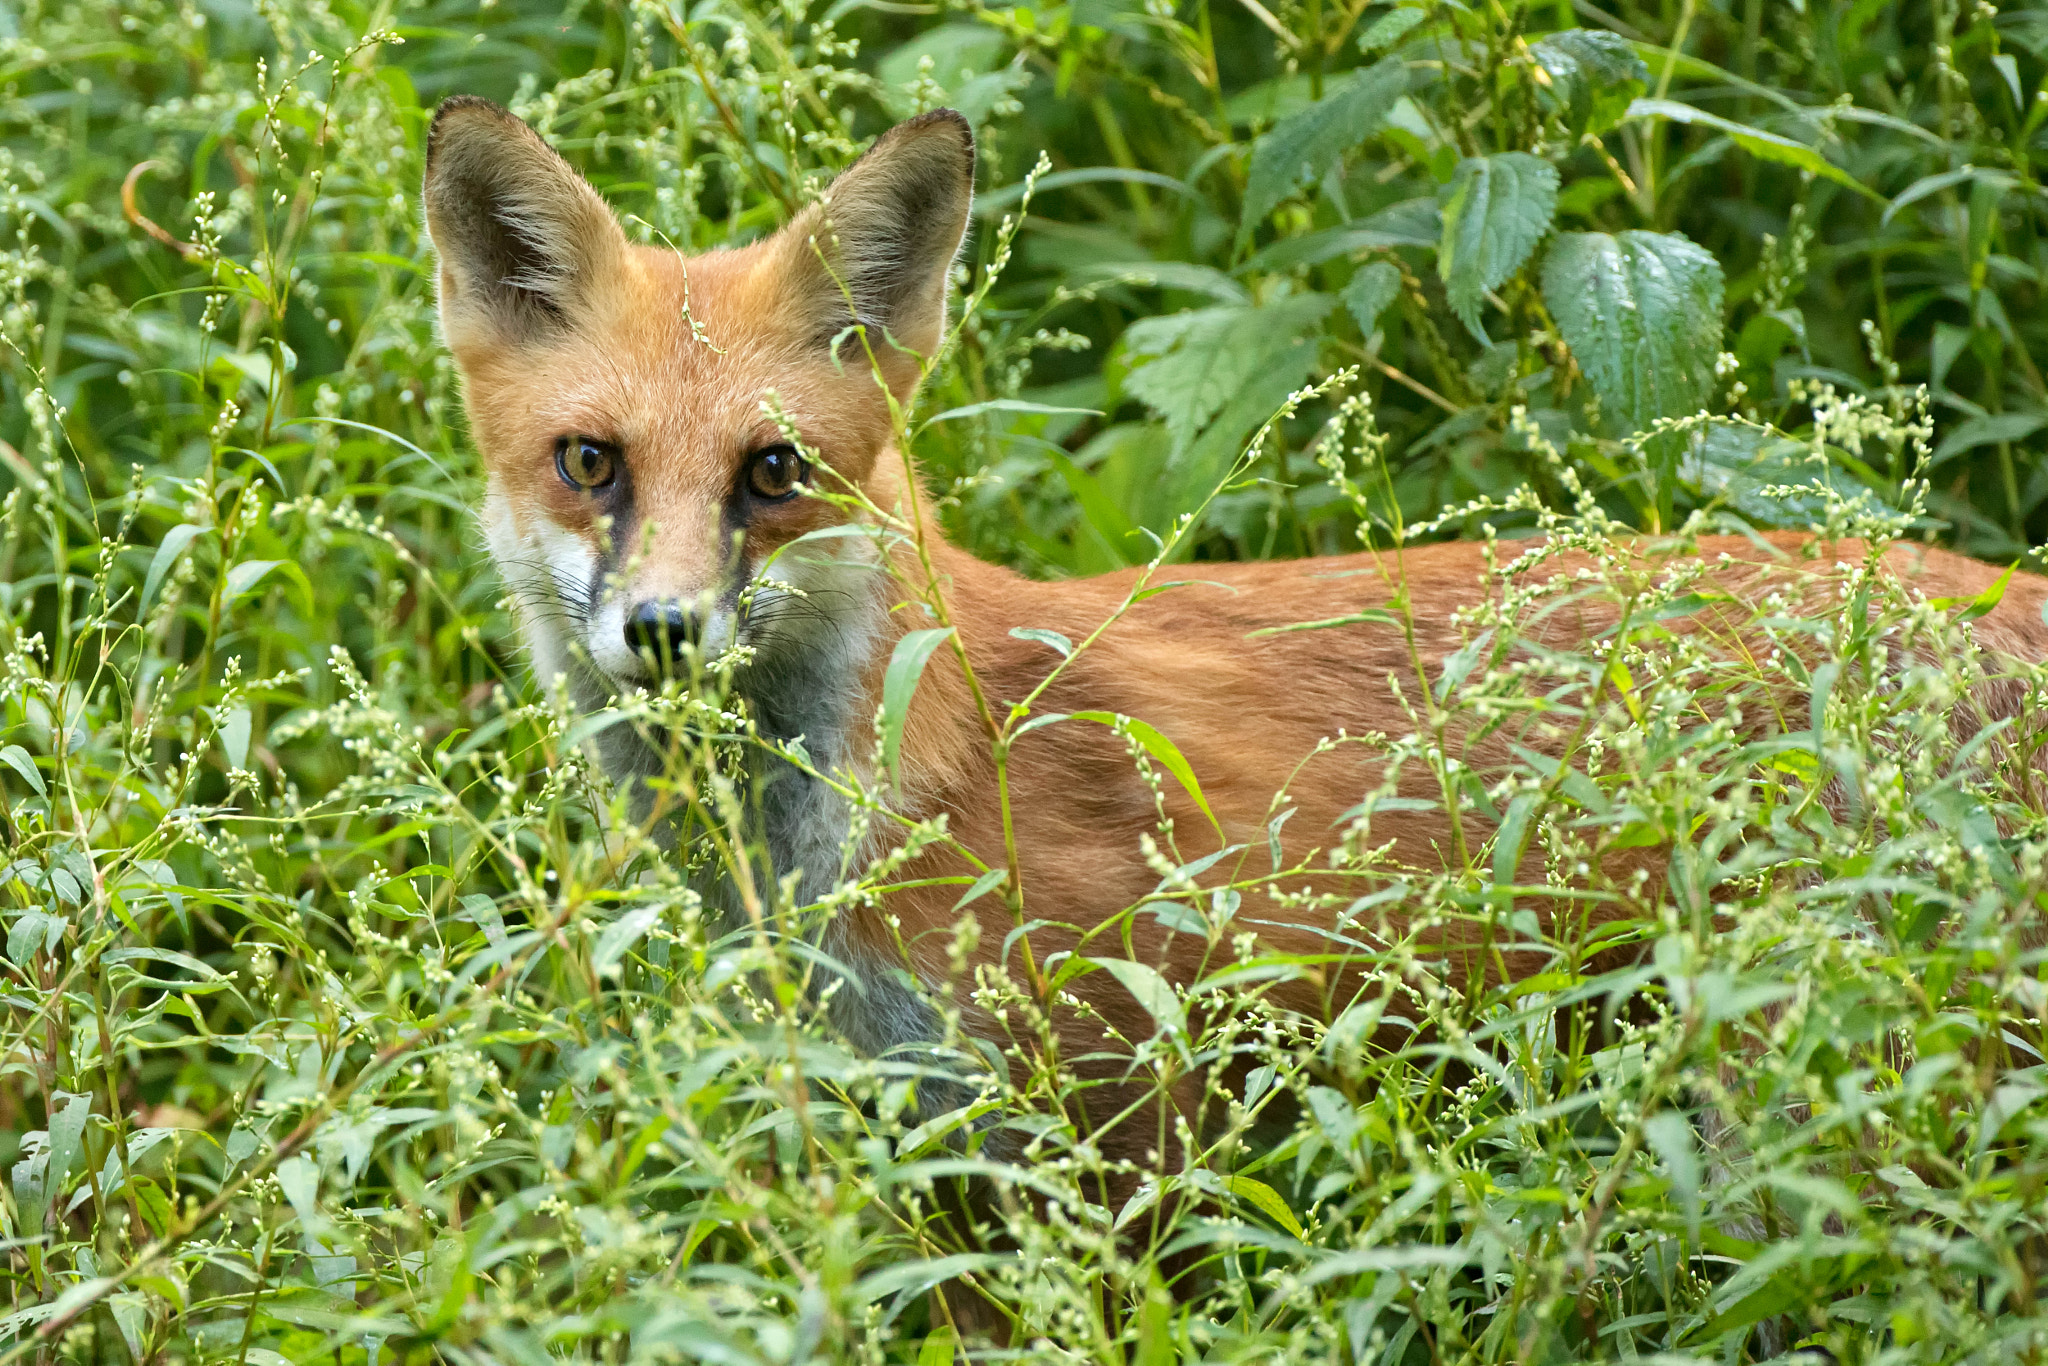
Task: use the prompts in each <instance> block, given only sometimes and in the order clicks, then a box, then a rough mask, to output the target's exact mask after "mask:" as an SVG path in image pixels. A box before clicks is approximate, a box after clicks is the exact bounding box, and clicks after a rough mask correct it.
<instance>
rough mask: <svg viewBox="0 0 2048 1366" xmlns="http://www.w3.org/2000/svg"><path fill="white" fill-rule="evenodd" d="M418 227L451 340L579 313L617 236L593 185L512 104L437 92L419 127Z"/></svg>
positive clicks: (508, 339) (531, 331)
mask: <svg viewBox="0 0 2048 1366" xmlns="http://www.w3.org/2000/svg"><path fill="white" fill-rule="evenodd" d="M424 196H425V199H426V208H427V230H428V232H429V233H430V234H431V235H432V237H433V239H434V249H435V251H436V253H437V254H438V255H439V256H440V258H441V270H440V285H441V288H440V295H441V326H442V331H443V333H444V334H445V335H446V336H447V338H448V340H449V342H450V344H452V345H455V346H457V347H460V346H461V344H462V343H463V342H464V341H465V340H469V341H475V342H481V343H485V344H494V345H512V346H518V345H521V344H523V343H526V342H528V341H532V340H536V339H539V338H542V337H545V336H547V335H548V334H550V333H552V332H553V331H554V330H556V329H558V328H560V327H563V326H565V325H569V324H570V323H571V322H572V321H573V320H574V319H576V318H577V317H579V316H580V315H583V314H585V313H587V312H588V311H589V310H590V309H591V308H592V307H593V305H594V304H595V303H596V302H597V301H598V300H599V299H601V298H602V297H603V295H604V286H605V285H606V284H607V283H608V282H609V281H611V280H612V279H614V278H615V277H616V276H617V275H618V273H619V272H621V271H622V270H623V269H624V262H625V257H626V252H627V243H626V235H625V233H624V232H623V231H621V230H620V228H619V221H618V219H616V218H614V217H613V216H612V211H611V209H610V208H608V207H607V206H606V205H605V202H604V200H603V198H602V197H601V196H599V194H598V193H597V191H596V190H594V189H592V188H591V186H590V183H589V182H588V181H586V180H584V178H583V177H582V176H580V175H578V174H577V173H576V171H575V170H574V168H572V167H571V166H570V165H569V163H568V162H566V161H564V160H562V158H561V157H560V156H559V155H557V154H556V152H555V150H554V148H552V147H550V146H548V145H547V143H546V142H544V141H543V140H542V139H541V137H540V135H539V134H538V133H536V132H534V131H533V130H532V129H531V128H528V127H527V126H526V125H525V124H524V123H522V122H521V121H520V120H519V119H518V118H517V117H515V116H514V115H513V114H512V113H511V112H510V111H509V110H506V109H503V108H500V107H499V106H498V105H495V104H492V103H491V102H490V101H489V100H483V99H477V98H475V97H474V96H468V95H458V96H455V97H454V98H452V99H449V100H447V101H445V102H444V103H443V104H442V105H441V108H440V110H439V111H438V112H437V113H436V114H435V115H434V123H433V127H432V129H431V130H430V131H429V133H428V135H427V177H426V185H425V190H424Z"/></svg>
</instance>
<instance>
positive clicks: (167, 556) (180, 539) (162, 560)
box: [138, 522, 212, 612]
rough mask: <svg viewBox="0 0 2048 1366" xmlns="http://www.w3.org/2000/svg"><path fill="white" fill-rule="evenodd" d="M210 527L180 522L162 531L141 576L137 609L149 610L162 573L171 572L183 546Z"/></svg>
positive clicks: (162, 578) (161, 580)
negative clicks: (140, 591) (147, 566)
mask: <svg viewBox="0 0 2048 1366" xmlns="http://www.w3.org/2000/svg"><path fill="white" fill-rule="evenodd" d="M211 529H212V528H210V527H203V526H194V525H192V523H190V522H181V523H180V524H178V525H177V526H174V527H172V528H171V529H170V530H169V531H167V532H165V533H164V538H163V540H162V542H161V543H159V544H158V546H157V548H156V554H154V555H152V556H150V559H149V572H148V573H146V574H144V575H143V576H142V602H141V604H140V606H139V608H138V610H140V611H144V612H147V611H148V610H149V604H150V603H151V602H153V601H155V600H156V590H157V586H158V585H159V584H161V583H162V582H163V581H164V575H166V574H168V573H170V572H171V566H172V565H174V564H176V563H177V562H178V557H179V556H180V555H182V554H184V553H185V547H186V546H188V545H191V544H192V542H193V541H195V540H197V539H198V538H199V537H200V536H203V535H205V534H206V533H207V532H208V531H210V530H211Z"/></svg>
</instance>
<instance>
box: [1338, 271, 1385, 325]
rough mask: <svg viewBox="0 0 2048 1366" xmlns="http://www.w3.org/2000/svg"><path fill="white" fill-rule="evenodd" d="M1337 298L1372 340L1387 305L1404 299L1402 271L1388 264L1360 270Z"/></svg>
mask: <svg viewBox="0 0 2048 1366" xmlns="http://www.w3.org/2000/svg"><path fill="white" fill-rule="evenodd" d="M1337 297H1338V298H1340V299H1342V300H1343V301H1344V307H1345V308H1347V309H1349V310H1350V312H1351V316H1352V317H1353V318H1356V319H1357V320H1358V330H1359V331H1360V332H1363V333H1364V334H1365V335H1366V336H1368V337H1370V336H1371V335H1372V334H1373V330H1374V329H1375V328H1377V327H1378V326H1379V325H1380V314H1382V313H1384V312H1386V311H1387V305H1388V304H1390V303H1392V302H1394V300H1396V299H1398V298H1400V297H1401V271H1400V268H1399V267H1397V266H1394V265H1391V264H1389V263H1388V262H1386V261H1373V262H1371V263H1369V264H1367V265H1364V266H1360V267H1359V268H1358V271H1357V272H1356V273H1355V274H1354V275H1352V277H1351V283H1349V284H1347V285H1345V286H1344V290H1343V292H1342V293H1340V294H1339V295H1338V296H1337Z"/></svg>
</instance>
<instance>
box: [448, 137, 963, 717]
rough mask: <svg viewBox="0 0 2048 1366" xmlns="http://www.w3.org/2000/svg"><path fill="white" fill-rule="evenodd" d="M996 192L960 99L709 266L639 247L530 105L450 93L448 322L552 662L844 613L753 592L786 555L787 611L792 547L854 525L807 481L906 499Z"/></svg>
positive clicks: (615, 662)
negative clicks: (980, 178) (894, 406)
mask: <svg viewBox="0 0 2048 1366" xmlns="http://www.w3.org/2000/svg"><path fill="white" fill-rule="evenodd" d="M973 183H974V140H973V134H972V133H971V131H970V130H969V128H968V125H967V121H966V120H965V119H963V118H961V116H960V115H958V114H956V113H954V112H952V111H951V110H939V111H935V112H933V113H930V114H926V115H923V116H922V117H919V118H916V119H912V120H910V121H909V122H907V123H903V124H900V125H898V126H897V127H896V128H894V129H892V130H890V131H889V132H888V133H886V134H884V135H883V136H882V138H881V139H880V140H879V141H878V142H876V144H875V145H874V147H873V148H872V149H871V150H870V151H869V152H868V153H867V154H866V155H865V156H863V157H862V158H860V160H859V161H857V162H855V163H854V165H853V166H851V167H850V168H848V169H847V170H846V171H845V172H844V173H843V174H841V175H840V176H839V178H838V179H837V180H835V181H834V182H833V183H832V185H831V186H830V188H829V189H828V190H827V192H826V193H825V195H824V196H823V197H822V198H821V199H820V200H819V201H818V202H815V203H813V204H811V205H809V206H808V207H806V208H805V209H803V210H802V211H801V212H800V213H798V214H797V215H796V216H795V217H794V218H793V219H792V220H791V221H790V222H789V223H788V225H787V226H785V227H784V228H782V229H781V230H780V231H779V232H777V233H775V234H774V235H772V236H770V237H768V238H766V239H764V240H762V241H760V242H756V243H754V244H753V245H751V246H746V247H742V248H739V249H736V250H729V251H715V252H710V253H707V254H705V255H701V256H694V257H685V256H683V255H681V254H680V253H678V252H676V251H674V250H670V249H667V248H663V247H651V246H641V245H635V244H634V243H632V242H631V241H629V240H628V239H627V237H626V234H625V233H624V231H622V229H621V228H620V225H619V222H618V220H617V219H616V218H615V217H614V216H613V214H612V212H611V210H610V209H609V208H608V207H606V205H605V202H604V200H603V199H602V198H601V197H599V195H598V193H597V192H596V190H594V189H593V188H592V187H591V186H590V184H589V183H588V182H587V181H585V180H584V179H583V178H582V177H581V176H580V175H578V174H577V173H576V171H575V170H573V169H572V168H571V167H570V166H569V164H568V163H567V162H565V161H564V160H563V159H562V158H561V157H560V156H558V155H557V154H556V153H555V151H554V150H553V149H552V148H550V147H549V146H548V145H547V143H545V142H544V141H542V140H541V138H540V137H539V136H538V135H537V134H535V133H534V132H533V130H532V129H530V128H528V127H527V126H526V125H525V124H524V123H522V122H521V121H520V120H519V119H517V118H515V117H514V116H513V115H512V114H511V113H509V112H508V111H506V110H504V109H502V108H500V107H499V106H497V105H495V104H492V103H490V102H489V101H487V100H481V99H474V98H467V97H461V98H456V99H451V100H449V101H448V102H447V103H445V104H443V105H442V106H441V108H440V111H439V112H438V113H437V114H436V115H435V117H434V123H433V128H432V131H431V133H430V135H429V138H428V143H427V172H426V187H425V196H424V197H425V201H426V216H427V226H428V231H429V232H430V234H431V235H432V238H433V242H434V247H435V250H436V252H437V254H438V256H439V266H440V270H439V293H440V313H441V328H442V333H443V336H444V337H445V339H446V341H447V344H448V346H449V349H450V350H451V352H452V353H453V354H454V357H455V360H456V364H457V366H458V367H459V369H460V371H461V374H462V379H463V387H464V400H465V403H466V406H467V408H468V411H469V416H470V422H471V426H472V430H473V433H474V436H475V440H476V443H477V446H478V449H479V450H480V452H481V453H482V456H483V461H484V466H485V470H486V478H487V489H486V496H485V503H484V512H483V521H484V529H485V534H486V538H487V540H488V543H489V546H490V550H491V553H492V556H493V558H494V559H495V560H496V561H497V564H498V567H499V569H500V571H501V572H502V573H503V574H504V575H505V577H506V580H507V582H508V584H509V585H510V586H511V588H512V589H513V592H514V596H515V600H516V601H517V603H518V605H519V610H520V617H521V626H522V630H523V632H524V634H525V636H526V639H527V643H528V645H529V647H530V648H531V650H532V652H533V656H534V659H533V664H534V667H535V669H536V671H537V672H538V673H539V674H540V676H541V677H542V678H543V679H546V678H548V677H551V676H553V675H554V674H556V673H561V672H569V673H571V674H572V676H584V675H587V673H588V671H589V670H592V669H594V670H595V671H596V673H597V674H598V675H599V676H600V680H601V681H602V682H606V683H609V684H610V685H611V686H612V687H614V688H623V687H630V686H632V685H634V684H638V683H645V682H648V681H651V680H653V679H655V678H658V677H659V676H660V674H661V673H662V672H663V671H664V670H666V669H668V668H670V667H672V666H673V665H674V663H675V662H676V661H677V660H679V659H680V658H682V656H683V654H684V653H685V652H686V651H687V650H691V649H694V650H697V651H699V652H701V653H702V655H703V656H704V657H707V658H708V657H710V656H713V655H716V654H717V653H719V652H720V651H722V650H723V649H725V648H726V647H728V646H731V645H735V644H738V645H751V646H755V647H757V648H760V647H772V646H773V645H774V644H775V636H776V634H777V632H782V633H784V634H787V633H789V632H791V631H796V630H800V629H802V627H803V623H805V622H807V621H815V620H817V619H818V618H819V616H820V615H821V612H822V611H823V610H825V609H823V608H820V607H819V606H818V605H817V604H815V603H813V604H808V605H807V606H806V607H805V608H804V610H783V611H775V610H766V606H765V605H766V604H772V603H773V602H774V601H775V600H776V594H775V592H774V590H773V589H770V590H767V591H766V596H765V597H764V596H763V594H762V593H760V592H755V593H748V592H745V591H743V590H745V589H746V588H747V586H748V585H749V584H751V583H753V582H754V581H755V580H756V578H757V577H758V576H760V575H762V573H763V571H764V568H767V567H769V566H771V562H772V563H773V565H774V568H773V570H772V572H771V574H770V578H771V579H772V578H773V576H774V574H785V575H788V574H792V573H794V574H795V577H794V578H792V579H791V580H790V582H789V584H788V590H789V591H786V592H785V593H784V594H783V595H782V597H783V600H784V605H785V607H789V606H794V605H795V600H796V599H799V598H802V597H803V596H805V594H804V587H803V585H802V583H801V582H800V581H799V580H800V579H801V573H800V572H797V571H791V570H788V569H786V568H785V567H783V565H782V560H783V559H790V560H799V559H801V558H803V557H802V556H801V555H792V556H787V557H778V556H777V552H778V551H779V550H781V549H783V548H784V547H787V546H789V544H790V543H791V542H792V541H794V540H795V539H797V538H798V537H801V536H803V535H805V534H806V533H809V532H813V531H817V530H820V529H822V528H824V527H826V526H829V525H831V524H832V523H834V522H836V521H840V520H844V518H843V514H842V513H841V512H840V511H839V509H838V508H837V507H836V506H835V505H834V504H832V503H830V502H828V501H825V500H822V499H819V498H809V497H804V496H802V492H803V489H804V488H805V487H806V486H809V487H814V488H817V489H820V490H822V491H825V492H839V491H845V490H847V489H850V488H853V487H858V488H859V489H860V490H862V491H863V492H865V493H866V494H867V495H868V496H869V497H870V498H872V499H873V500H874V501H875V503H876V504H877V505H878V506H881V507H884V508H889V507H891V506H892V505H894V504H896V503H897V502H898V501H899V499H900V497H901V495H902V493H903V492H904V489H903V487H902V481H903V479H904V471H903V469H902V465H901V461H899V460H895V459H884V458H883V457H884V455H885V453H887V452H888V451H890V449H891V445H892V438H893V435H894V432H893V426H892V422H891V418H890V402H891V399H892V397H893V399H894V400H896V401H898V402H901V401H904V400H907V399H908V398H909V396H910V393H911V391H912V390H913V389H914V388H915V386H916V384H917V381H918V377H919V374H920V370H921V362H922V358H923V357H928V356H930V355H931V354H932V353H933V352H934V350H935V349H936V348H937V346H938V343H939V341H940V339H941V337H942V336H943V335H944V332H945V326H946V290H947V277H948V275H949V272H950V269H951V266H952V263H953V259H954V257H955V255H956V254H957V253H958V251H959V249H960V243H961V240H962V237H963V235H964V234H965V231H966V226H967V216H968V210H969V206H970V203H971V200H972V197H973ZM770 395H773V396H774V400H775V403H776V405H778V407H779V411H780V413H781V414H782V415H783V416H784V417H785V418H786V419H787V420H788V421H789V422H790V423H792V424H793V426H794V428H795V430H796V432H797V434H798V436H799V437H800V444H799V445H792V444H791V443H790V442H789V440H788V438H787V436H786V435H785V433H784V431H783V429H782V428H781V427H780V426H779V425H778V423H777V422H776V420H775V419H774V418H773V417H771V416H770V414H769V412H768V411H767V410H765V409H764V400H766V399H767V398H768V397H769V396H770ZM861 539H864V538H856V540H861ZM826 544H828V545H829V544H831V543H830V542H827V543H826ZM799 549H804V548H799ZM822 553H823V554H825V555H826V556H827V558H831V557H837V558H838V559H840V560H842V561H843V560H844V559H846V558H848V557H849V556H850V555H855V554H857V552H853V551H851V550H848V551H840V550H833V551H828V552H822ZM869 558H870V559H872V555H870V556H869ZM816 586H817V585H815V584H814V585H813V587H816ZM824 591H829V592H843V591H844V589H843V587H828V588H825V589H824Z"/></svg>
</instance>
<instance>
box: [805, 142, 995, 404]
mask: <svg viewBox="0 0 2048 1366" xmlns="http://www.w3.org/2000/svg"><path fill="white" fill-rule="evenodd" d="M973 202H974V131H973V129H972V128H970V127H969V126H968V123H967V120H966V119H965V118H963V117H961V116H960V115H959V114H958V113H956V112H954V111H953V110H951V109H934V110H933V111H932V112H930V113H929V114H920V115H919V116H918V117H916V118H914V119H910V120H908V121H907V122H904V123H899V124H897V125H896V126H895V127H894V128H892V129H890V130H889V131H888V132H886V133H884V134H883V135H882V136H881V138H880V139H879V140H878V141H877V142H876V143H875V145H874V146H873V147H871V148H869V149H868V151H867V154H866V155H865V156H863V157H861V159H860V160H858V161H856V162H854V164H853V165H852V166H850V167H848V168H847V169H846V170H845V171H844V172H842V173H841V174H840V176H839V178H838V179H837V180H835V181H833V182H832V185H831V187H830V188H829V189H827V190H826V192H825V195H824V198H823V199H821V200H820V201H819V202H818V203H816V204H813V205H811V206H810V207H809V208H807V209H805V210H804V211H803V213H801V214H800V215H798V217H797V218H796V219H795V220H794V221H793V222H791V223H790V225H789V226H788V227H786V228H784V229H783V230H782V237H783V250H784V251H786V252H789V253H790V254H791V255H792V256H793V257H795V258H797V259H793V260H790V261H789V266H790V268H791V274H792V275H793V276H794V277H795V278H796V279H798V280H800V281H802V284H801V285H800V286H799V289H800V294H799V297H798V299H797V300H796V305H797V307H799V308H800V309H802V310H803V311H804V313H805V314H806V315H807V317H806V322H807V323H808V324H809V325H810V326H812V327H813V328H815V329H816V331H815V335H816V336H817V337H818V339H819V340H820V341H821V342H822V343H824V344H827V345H830V344H831V342H832V340H833V339H834V338H836V337H838V336H839V335H840V334H842V333H844V332H845V331H846V329H847V328H848V326H850V325H851V324H853V323H856V322H858V323H861V324H864V325H865V326H866V328H867V330H868V341H869V345H870V346H871V347H872V348H873V349H874V353H875V355H876V356H877V358H879V359H882V360H883V362H884V364H885V365H886V366H887V368H888V369H890V370H891V371H892V372H895V373H894V374H892V376H891V378H892V381H900V380H901V379H902V378H904V375H903V371H904V370H905V368H906V367H905V366H904V363H903V362H904V358H902V357H901V355H900V351H898V353H897V354H896V355H892V354H891V348H890V346H889V341H890V339H893V340H894V342H895V346H896V347H897V348H900V349H901V350H908V351H910V352H914V353H915V354H916V355H917V356H920V357H922V356H929V355H931V354H932V353H933V352H934V351H936V350H937V349H938V345H939V340H940V338H941V337H943V336H944V335H945V331H946V285H947V276H948V275H949V274H950V272H951V270H952V267H953V258H954V257H955V256H957V255H958V254H959V251H960V243H961V241H962V240H963V239H964V238H965V236H966V233H967V214H968V210H969V208H970V207H971V206H972V205H973ZM841 354H842V355H843V354H845V353H844V352H842V353H841Z"/></svg>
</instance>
